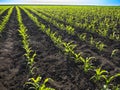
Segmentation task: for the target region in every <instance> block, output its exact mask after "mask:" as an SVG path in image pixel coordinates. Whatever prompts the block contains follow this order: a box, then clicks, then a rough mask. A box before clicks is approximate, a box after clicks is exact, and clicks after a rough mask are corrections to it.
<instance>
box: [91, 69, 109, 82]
mask: <svg viewBox="0 0 120 90" xmlns="http://www.w3.org/2000/svg"><path fill="white" fill-rule="evenodd" d="M107 73H108V71H106V70H102V69H101V67H99V68H97V69H95V75H94V76H92V77H91V78H90V79H92V80H94V82H98V81H100V80H101V79H102V78H103V75H105V74H107Z"/></svg>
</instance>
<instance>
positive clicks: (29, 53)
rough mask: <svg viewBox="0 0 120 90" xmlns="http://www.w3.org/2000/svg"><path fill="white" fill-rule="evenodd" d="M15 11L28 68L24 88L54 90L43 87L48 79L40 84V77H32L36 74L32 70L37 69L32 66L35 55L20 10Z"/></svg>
mask: <svg viewBox="0 0 120 90" xmlns="http://www.w3.org/2000/svg"><path fill="white" fill-rule="evenodd" d="M16 9H17V18H18V22H19V34H20V36H21V37H22V44H23V48H24V50H25V54H24V56H25V57H26V61H27V66H28V67H29V79H28V81H27V82H25V86H26V85H28V86H29V85H30V86H29V89H34V90H54V89H53V88H48V87H46V85H45V84H46V83H47V82H48V81H49V80H51V79H50V78H46V79H45V81H44V82H43V84H40V82H41V80H42V77H41V76H39V75H38V76H36V77H37V78H35V76H34V74H35V73H36V72H35V71H34V70H35V69H37V67H36V66H35V65H34V64H35V61H34V59H35V56H36V55H37V54H36V53H35V52H33V50H31V47H30V42H29V35H28V34H27V28H26V27H25V26H24V24H23V22H22V17H21V12H20V9H19V8H18V7H16Z"/></svg>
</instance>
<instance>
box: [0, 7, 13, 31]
mask: <svg viewBox="0 0 120 90" xmlns="http://www.w3.org/2000/svg"><path fill="white" fill-rule="evenodd" d="M12 10H13V7H11V8H10V9H9V11H8V13H7V15H6V16H4V18H3V20H2V22H1V23H0V33H1V32H2V31H3V29H4V28H5V25H6V24H7V22H8V20H9V18H10V16H11V13H12Z"/></svg>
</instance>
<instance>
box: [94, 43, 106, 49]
mask: <svg viewBox="0 0 120 90" xmlns="http://www.w3.org/2000/svg"><path fill="white" fill-rule="evenodd" d="M96 47H97V48H98V49H99V50H100V51H103V50H104V48H105V47H106V45H105V44H104V43H102V42H101V41H99V42H96Z"/></svg>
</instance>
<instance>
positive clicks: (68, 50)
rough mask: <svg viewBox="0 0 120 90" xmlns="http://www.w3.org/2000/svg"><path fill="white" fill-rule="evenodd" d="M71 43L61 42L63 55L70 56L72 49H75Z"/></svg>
mask: <svg viewBox="0 0 120 90" xmlns="http://www.w3.org/2000/svg"><path fill="white" fill-rule="evenodd" d="M72 43H73V42H72V41H71V42H69V43H66V42H63V47H64V51H65V53H67V54H68V53H70V54H73V53H74V48H75V47H76V45H75V44H72Z"/></svg>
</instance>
